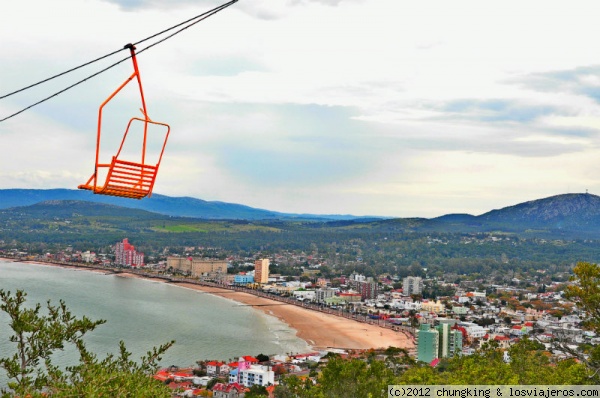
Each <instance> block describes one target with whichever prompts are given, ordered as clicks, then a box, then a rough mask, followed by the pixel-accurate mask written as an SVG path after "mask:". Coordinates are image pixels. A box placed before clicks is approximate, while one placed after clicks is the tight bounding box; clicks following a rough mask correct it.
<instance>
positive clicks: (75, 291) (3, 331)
mask: <svg viewBox="0 0 600 398" xmlns="http://www.w3.org/2000/svg"><path fill="white" fill-rule="evenodd" d="M0 289H3V290H10V291H11V292H13V293H14V292H15V291H16V290H17V289H21V290H24V291H25V292H26V293H27V302H28V304H29V305H31V306H33V305H34V304H35V303H42V305H45V303H46V301H47V300H51V302H52V303H53V304H58V302H59V300H61V299H62V300H64V301H65V303H66V305H67V307H68V308H69V309H70V310H71V311H72V313H73V314H74V315H76V316H78V317H81V316H83V315H86V316H87V317H89V318H90V319H93V320H96V319H105V320H106V321H107V322H106V323H105V324H104V325H101V326H99V327H98V328H97V329H96V330H94V331H93V332H90V333H89V334H88V335H86V336H87V337H86V339H85V340H86V343H87V346H88V348H89V349H90V350H91V351H92V352H95V353H96V354H98V355H99V356H100V357H103V356H104V355H105V354H107V353H115V354H117V353H118V343H119V341H120V340H123V341H124V342H125V344H126V346H127V349H128V350H129V351H130V352H132V353H133V356H132V357H133V358H136V359H137V358H139V357H140V356H142V355H144V354H145V353H146V352H148V351H149V350H150V349H151V348H152V347H154V346H158V345H160V344H163V343H166V342H168V341H170V340H175V341H176V342H175V345H174V346H173V347H171V348H170V349H169V350H168V351H167V352H166V354H165V355H164V356H163V360H162V361H161V366H170V365H177V366H183V367H185V366H191V365H193V364H195V362H196V361H197V360H206V359H218V360H224V361H228V360H229V359H236V358H237V357H239V356H241V355H258V354H259V353H263V354H267V355H272V354H283V353H287V352H307V351H309V350H310V347H309V346H308V345H307V344H306V342H304V341H303V340H301V339H299V338H298V337H296V335H295V333H296V332H295V330H293V329H291V328H289V327H288V326H287V325H286V324H285V323H283V322H281V321H280V320H278V319H277V318H275V317H272V316H268V315H266V314H264V313H263V312H261V311H259V310H256V309H254V308H252V307H249V306H244V305H241V304H239V303H236V302H234V301H232V300H229V299H226V298H222V297H217V296H213V295H210V294H207V293H203V292H199V291H195V290H191V289H186V288H182V287H177V286H173V285H170V284H167V283H162V282H158V281H151V280H144V279H135V278H127V277H123V276H118V275H115V274H102V273H98V272H91V271H87V270H78V269H71V268H60V267H56V266H51V265H39V264H31V263H20V262H11V261H8V260H6V261H5V260H1V259H0ZM8 322H9V320H8V316H7V315H6V314H4V313H0V357H6V356H8V355H12V354H13V353H14V352H15V346H14V343H11V342H9V340H8V337H9V335H10V328H9V326H8ZM77 360H78V356H77V355H76V352H75V351H74V350H73V349H71V350H68V349H67V350H65V352H61V353H59V354H57V355H56V356H55V361H56V362H57V363H56V364H57V365H61V366H65V365H70V364H74V363H76V362H77ZM0 373H1V372H0ZM1 379H2V375H0V381H1ZM0 385H2V383H0Z"/></svg>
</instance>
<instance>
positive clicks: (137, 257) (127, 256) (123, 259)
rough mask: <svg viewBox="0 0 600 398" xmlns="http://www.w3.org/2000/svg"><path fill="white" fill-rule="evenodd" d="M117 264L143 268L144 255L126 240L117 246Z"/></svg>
mask: <svg viewBox="0 0 600 398" xmlns="http://www.w3.org/2000/svg"><path fill="white" fill-rule="evenodd" d="M115 264H117V265H128V266H130V267H141V266H143V265H144V253H139V252H137V251H136V250H135V247H134V246H133V245H132V244H130V243H129V241H128V239H127V238H125V239H123V241H122V242H118V243H117V244H116V245H115Z"/></svg>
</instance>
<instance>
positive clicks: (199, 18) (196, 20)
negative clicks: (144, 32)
mask: <svg viewBox="0 0 600 398" xmlns="http://www.w3.org/2000/svg"><path fill="white" fill-rule="evenodd" d="M238 1H239V0H231V1H230V2H228V3H225V4H222V5H220V6H218V7H215V8H213V9H212V10H209V11H206V12H203V13H202V14H199V15H196V16H195V17H193V18H190V19H188V20H186V21H183V22H181V23H179V24H177V25H173V26H171V27H170V28H167V29H165V30H163V31H161V32H158V33H155V34H153V35H151V36H148V37H146V38H145V39H142V40H140V41H137V42H135V43H134V45H135V44H141V43H144V42H146V41H148V40H151V39H153V38H155V37H158V36H160V35H162V34H165V33H167V32H169V31H171V30H173V29H176V28H178V27H180V26H182V25H186V24H188V23H189V25H187V26H184V27H183V28H181V29H179V30H177V31H175V32H174V33H171V34H170V35H168V36H167V37H165V38H163V39H161V40H158V41H157V42H155V43H152V44H150V45H148V46H147V47H145V48H143V49H142V50H140V51H138V52H137V53H136V54H141V53H143V52H144V51H146V50H149V49H150V48H152V47H154V46H156V45H158V44H160V43H162V42H164V41H166V40H168V39H170V38H172V37H173V36H175V35H177V34H179V33H181V32H183V31H184V30H186V29H188V28H190V27H192V26H194V25H196V24H197V23H199V22H202V21H204V20H205V19H206V18H209V17H211V16H213V15H214V14H216V13H218V12H220V11H222V10H224V9H225V8H227V7H229V6H231V5H232V4H234V3H237V2H238ZM192 21H193V22H192ZM190 22H191V23H190ZM125 48H127V47H124V48H121V49H119V50H116V51H113V52H111V53H109V54H106V55H103V56H101V57H99V58H96V59H94V60H92V61H89V62H86V63H84V64H81V65H79V66H76V67H74V68H71V69H69V70H67V71H64V72H62V73H59V74H57V75H54V76H51V77H49V78H47V79H44V80H41V81H39V82H37V83H34V84H31V85H29V86H26V87H23V88H21V89H19V90H16V91H13V92H11V93H8V94H6V95H3V96H2V97H0V100H1V99H4V98H7V97H10V96H11V95H14V94H17V93H20V92H22V91H25V90H28V89H30V88H32V87H35V86H38V85H40V84H43V83H46V82H48V81H50V80H52V79H55V78H57V77H60V76H64V75H66V74H67V73H70V72H73V71H75V70H77V69H80V68H83V67H85V66H88V65H91V64H93V63H95V62H97V61H100V60H103V59H105V58H108V57H110V56H112V55H115V54H117V53H118V52H120V51H123V50H124V49H125ZM129 58H131V56H128V57H126V58H123V59H121V60H120V61H117V62H115V63H113V64H111V65H109V66H107V67H106V68H104V69H101V70H100V71H98V72H96V73H93V74H91V75H89V76H87V77H86V78H84V79H82V80H79V81H78V82H76V83H74V84H71V85H70V86H67V87H66V88H64V89H62V90H60V91H57V92H56V93H54V94H52V95H50V96H48V97H46V98H43V99H42V100H40V101H38V102H36V103H33V104H31V105H29V106H27V107H25V108H23V109H21V110H19V111H17V112H15V113H13V114H11V115H9V116H7V117H5V118H3V119H0V123H2V122H4V121H6V120H8V119H10V118H12V117H15V116H17V115H19V114H21V113H23V112H25V111H26V110H28V109H31V108H33V107H34V106H36V105H39V104H41V103H43V102H46V101H48V100H49V99H51V98H54V97H56V96H58V95H59V94H62V93H64V92H65V91H68V90H70V89H72V88H73V87H75V86H78V85H80V84H81V83H84V82H86V81H88V80H90V79H91V78H94V77H96V76H98V75H99V74H101V73H104V72H106V71H107V70H109V69H111V68H114V67H115V66H117V65H119V64H121V63H123V62H125V61H126V60H128V59H129Z"/></svg>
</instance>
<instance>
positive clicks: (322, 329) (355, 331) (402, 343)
mask: <svg viewBox="0 0 600 398" xmlns="http://www.w3.org/2000/svg"><path fill="white" fill-rule="evenodd" d="M0 259H3V260H7V261H15V262H21V263H25V264H27V263H30V264H38V265H47V266H54V267H61V268H70V269H78V270H82V271H92V272H99V273H104V274H114V275H116V276H119V277H124V278H138V279H146V280H151V281H155V282H157V281H158V282H161V283H170V284H172V285H173V286H179V287H182V288H187V289H191V290H195V291H198V292H202V293H207V294H212V295H214V296H219V297H222V298H226V299H229V300H232V301H234V302H237V303H239V304H240V305H248V306H252V307H253V308H254V309H256V310H259V311H261V312H263V313H264V314H266V315H269V316H273V317H276V318H278V319H279V320H280V321H282V322H283V323H285V324H287V325H288V326H289V327H290V328H292V329H293V330H294V331H296V335H297V337H299V338H300V339H302V340H304V341H305V342H306V343H307V344H308V345H309V346H311V347H312V348H313V349H315V350H322V349H327V348H339V349H352V350H367V349H374V348H387V347H389V346H394V347H399V348H406V349H408V350H411V349H413V348H414V346H415V344H414V342H413V340H412V339H411V338H410V337H409V336H407V335H405V334H404V333H402V332H397V331H394V330H391V329H388V328H383V327H379V326H377V325H372V324H368V323H363V322H358V321H356V320H352V319H347V318H343V317H339V316H336V315H333V314H326V313H322V312H318V311H314V310H310V309H307V308H303V307H300V306H296V305H293V304H282V303H280V302H278V301H275V300H271V299H268V298H264V297H259V296H255V295H253V294H250V293H246V292H240V291H234V290H229V289H226V288H220V287H212V286H203V285H198V284H194V283H189V282H180V281H177V282H169V281H167V280H165V279H160V278H152V277H146V276H144V275H139V274H137V273H130V272H126V271H124V272H119V273H115V272H113V271H112V270H110V269H106V270H103V269H100V268H91V267H87V266H78V265H71V264H56V263H50V262H41V261H31V260H24V261H20V260H15V259H12V258H0Z"/></svg>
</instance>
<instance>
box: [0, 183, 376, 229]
mask: <svg viewBox="0 0 600 398" xmlns="http://www.w3.org/2000/svg"><path fill="white" fill-rule="evenodd" d="M53 200H71V201H72V200H76V201H86V202H94V203H103V204H109V205H113V206H120V207H125V208H131V209H139V210H146V211H149V212H154V213H159V214H165V215H169V216H175V217H193V218H204V219H212V220H270V219H306V220H322V221H326V220H351V219H359V218H363V217H357V216H352V215H314V214H292V213H279V212H275V211H269V210H263V209H257V208H253V207H249V206H244V205H239V204H233V203H225V202H218V201H215V202H208V201H205V200H201V199H195V198H190V197H171V196H165V195H160V194H153V195H152V197H150V198H146V199H142V200H132V199H125V198H118V197H114V196H105V195H94V194H93V193H92V192H90V191H83V190H74V189H0V209H7V208H11V207H17V206H29V205H33V204H36V203H40V202H47V201H53ZM370 219H373V217H371V218H370Z"/></svg>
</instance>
